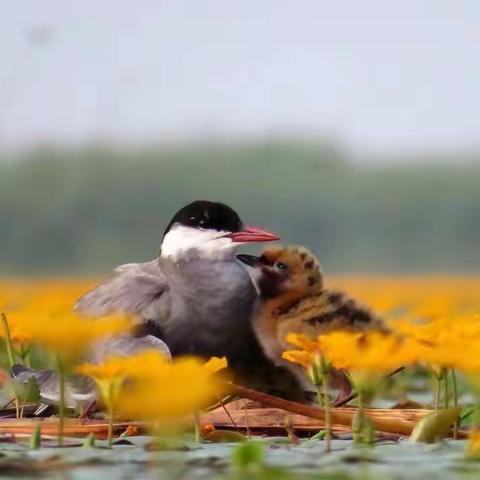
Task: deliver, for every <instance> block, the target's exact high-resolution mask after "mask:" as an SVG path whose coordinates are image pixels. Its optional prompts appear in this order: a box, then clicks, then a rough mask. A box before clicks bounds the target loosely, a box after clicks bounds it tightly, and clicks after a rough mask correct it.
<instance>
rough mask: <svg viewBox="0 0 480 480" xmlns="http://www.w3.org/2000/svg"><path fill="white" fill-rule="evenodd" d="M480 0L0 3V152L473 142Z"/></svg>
mask: <svg viewBox="0 0 480 480" xmlns="http://www.w3.org/2000/svg"><path fill="white" fill-rule="evenodd" d="M479 25H480V2H479V1H478V0H471V1H465V0H464V1H462V0H458V1H452V0H450V1H441V0H421V1H418V0H405V1H402V2H390V1H385V0H363V1H358V0H343V1H342V0H340V1H336V2H332V1H322V0H291V1H290V0H289V1H286V0H236V1H229V0H201V1H200V0H189V1H186V0H164V1H161V0H135V1H133V0H0V58H1V59H2V60H1V65H0V148H1V147H2V146H8V147H12V146H13V147H17V146H26V145H29V144H31V143H34V142H38V141H54V142H60V143H63V142H67V143H72V142H73V143H81V142H84V141H92V140H95V139H107V140H112V141H115V140H120V141H132V142H141V141H155V142H162V141H166V140H168V141H171V140H175V141H188V140H192V139H198V138H202V137H204V136H208V137H216V136H218V137H222V138H229V139H242V138H244V137H247V138H249V137H262V136H271V135H277V136H282V135H297V134H298V135H308V134H312V135H313V134H317V133H318V134H322V135H332V136H333V137H335V138H337V139H338V140H339V141H341V142H344V143H345V145H346V146H347V147H348V148H351V149H352V150H353V151H355V152H358V153H360V154H367V155H369V154H370V155H371V154H383V153H385V152H395V153H403V152H407V153H408V152H415V151H418V150H424V151H432V150H433V151H438V152H451V151H454V152H455V151H473V150H475V149H477V150H480V118H479V117H480V114H479V112H480V93H479V92H480V66H479V58H480V26H479Z"/></svg>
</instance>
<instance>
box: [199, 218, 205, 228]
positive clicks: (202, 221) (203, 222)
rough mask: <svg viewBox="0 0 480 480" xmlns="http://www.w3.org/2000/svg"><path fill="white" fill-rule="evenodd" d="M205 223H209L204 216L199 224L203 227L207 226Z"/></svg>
mask: <svg viewBox="0 0 480 480" xmlns="http://www.w3.org/2000/svg"><path fill="white" fill-rule="evenodd" d="M205 223H207V221H206V220H205V219H204V218H202V219H201V220H200V221H199V222H198V224H199V225H200V226H201V227H203V226H205Z"/></svg>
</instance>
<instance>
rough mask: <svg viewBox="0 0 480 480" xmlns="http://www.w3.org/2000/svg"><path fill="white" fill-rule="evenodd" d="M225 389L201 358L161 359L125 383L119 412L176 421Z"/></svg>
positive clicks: (213, 399)
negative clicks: (168, 360) (167, 360)
mask: <svg viewBox="0 0 480 480" xmlns="http://www.w3.org/2000/svg"><path fill="white" fill-rule="evenodd" d="M224 388H225V383H224V382H222V381H221V380H220V379H218V378H217V377H216V376H215V375H212V373H211V371H210V370H209V368H205V365H204V364H203V363H202V362H201V361H199V360H198V359H195V358H181V359H174V360H173V362H172V363H167V362H165V361H162V360H160V359H158V361H156V362H151V363H150V364H149V365H145V366H144V371H143V372H138V375H137V376H136V377H135V379H134V381H132V382H128V384H126V385H125V386H124V388H123V389H122V391H121V393H120V398H119V401H118V404H119V413H120V414H121V415H122V416H123V417H125V418H132V419H140V420H149V421H155V422H160V423H162V424H163V425H166V424H175V423H178V422H181V421H182V420H183V419H184V418H185V416H187V415H188V414H192V413H195V412H197V411H198V410H200V409H201V408H203V407H206V406H207V405H208V404H209V403H213V402H214V401H216V400H217V399H218V396H219V395H221V394H222V393H223V390H224Z"/></svg>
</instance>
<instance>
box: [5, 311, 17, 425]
mask: <svg viewBox="0 0 480 480" xmlns="http://www.w3.org/2000/svg"><path fill="white" fill-rule="evenodd" d="M1 319H2V330H3V336H4V337H5V345H6V347H7V357H8V366H9V367H10V371H11V370H12V367H13V366H14V365H15V355H14V353H13V345H12V337H11V335H10V327H9V326H8V320H7V316H6V315H5V314H4V313H3V312H2V314H1ZM13 396H14V399H15V413H16V417H17V418H19V415H20V406H19V403H18V396H17V393H16V392H15V391H14V393H13Z"/></svg>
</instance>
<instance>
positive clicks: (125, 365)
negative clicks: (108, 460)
mask: <svg viewBox="0 0 480 480" xmlns="http://www.w3.org/2000/svg"><path fill="white" fill-rule="evenodd" d="M169 362H170V360H169V359H167V358H166V357H165V355H163V354H162V353H160V352H158V351H156V350H145V351H143V352H140V353H138V354H136V355H132V356H116V355H112V356H110V357H108V358H107V359H106V360H105V361H104V362H103V363H100V364H93V363H85V364H83V365H80V366H78V367H77V368H76V371H77V372H78V373H80V374H81V375H87V376H90V377H92V378H93V379H94V380H95V382H96V384H97V387H98V390H99V392H100V395H101V397H102V400H103V403H104V404H105V405H106V406H107V409H108V418H109V422H108V442H109V445H110V446H111V444H112V438H113V420H114V417H115V416H116V413H117V408H118V401H119V397H120V394H121V392H122V389H123V388H124V385H125V381H126V380H127V379H128V380H135V378H142V375H143V372H144V371H145V369H146V368H147V369H148V368H156V367H159V366H163V365H164V364H169Z"/></svg>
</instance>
